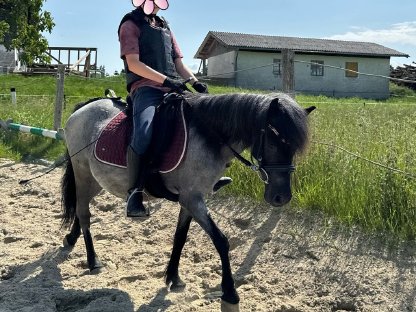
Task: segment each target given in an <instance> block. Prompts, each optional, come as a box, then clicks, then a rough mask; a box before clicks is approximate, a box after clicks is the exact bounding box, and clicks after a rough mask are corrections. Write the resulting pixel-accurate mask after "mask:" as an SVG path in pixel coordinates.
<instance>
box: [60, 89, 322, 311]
mask: <svg viewBox="0 0 416 312" xmlns="http://www.w3.org/2000/svg"><path fill="white" fill-rule="evenodd" d="M183 97H184V98H185V100H186V101H187V103H189V106H190V112H189V116H190V118H189V136H188V139H189V141H188V147H187V150H186V154H185V157H184V159H183V161H182V162H181V163H180V165H179V166H177V168H176V169H175V170H173V171H171V172H168V173H164V174H161V178H162V180H163V183H164V185H165V186H166V188H167V189H168V190H169V191H170V192H172V193H174V194H177V196H178V202H179V205H180V212H179V218H178V221H177V227H176V232H175V235H174V241H173V249H172V253H171V257H170V260H169V263H168V265H167V269H166V276H165V278H166V285H167V287H168V288H169V289H170V290H180V289H182V288H184V287H185V283H184V282H183V281H182V280H181V278H180V276H179V269H178V268H179V261H180V256H181V252H182V249H183V247H184V244H185V241H186V238H187V234H188V229H189V226H190V223H191V221H192V220H195V221H196V222H197V223H198V224H199V225H200V226H201V227H202V229H203V230H204V231H205V232H206V234H208V235H209V237H210V238H211V240H212V243H213V244H214V246H215V248H216V250H217V251H218V253H219V257H220V259H221V265H222V281H221V287H222V292H223V295H222V297H221V298H222V303H223V305H224V306H230V307H238V303H239V300H240V299H239V296H238V294H237V291H236V289H235V285H234V280H233V276H232V272H231V266H230V260H229V243H228V239H227V238H226V237H225V235H224V234H223V233H222V232H221V230H220V229H219V228H218V227H217V225H216V224H215V222H214V221H213V220H212V218H211V216H210V213H209V210H208V208H207V206H206V204H205V200H204V196H205V195H206V194H209V193H211V192H212V190H213V186H214V185H215V183H216V182H217V181H218V179H219V178H220V177H221V176H222V175H223V174H224V171H225V169H226V167H227V164H229V163H230V162H231V160H232V159H233V158H235V157H236V156H237V157H238V154H239V153H241V152H242V151H243V150H245V149H248V150H249V151H250V152H251V155H252V157H253V159H257V161H255V162H256V165H257V166H252V168H254V169H255V170H259V172H260V176H261V178H262V180H263V182H265V191H264V199H265V200H266V202H268V203H269V204H271V205H272V206H282V205H284V204H286V203H288V202H289V201H290V200H291V197H292V193H291V183H290V182H291V181H290V180H291V172H292V171H293V170H294V165H293V159H294V156H295V155H296V154H297V153H299V152H301V151H302V150H304V148H305V147H306V145H307V142H308V122H307V119H308V117H307V115H308V114H309V113H310V112H311V111H312V110H313V109H314V107H310V108H306V109H304V108H301V107H300V106H299V105H298V104H297V103H296V102H295V101H294V100H293V99H292V98H291V97H289V96H288V95H285V94H282V93H272V94H267V95H260V94H224V95H208V94H186V95H183ZM123 109H125V107H123V106H121V105H119V104H117V102H116V101H112V100H111V99H98V100H95V101H93V102H91V103H89V104H87V105H83V106H81V107H80V108H79V109H77V110H76V111H75V112H74V113H73V114H72V115H71V116H70V117H69V119H68V121H67V123H66V127H65V138H66V144H67V149H68V155H71V157H68V162H67V167H66V171H65V174H64V176H63V179H62V202H63V209H64V217H63V222H64V224H65V225H68V226H72V227H71V231H70V233H69V234H68V235H66V237H65V240H64V244H65V245H66V246H74V245H75V243H76V241H77V239H78V238H79V237H80V235H81V232H82V234H83V237H84V242H85V246H86V250H87V262H88V266H89V269H90V271H97V270H98V271H99V269H100V268H101V267H102V266H103V265H102V263H101V262H100V260H99V259H98V256H97V255H96V253H95V251H94V246H93V237H92V235H91V232H90V216H91V214H90V210H89V203H90V201H91V200H92V199H93V198H94V196H96V195H97V194H98V193H99V192H100V191H101V190H102V189H105V190H106V191H108V192H109V193H111V194H113V195H115V196H117V197H121V198H123V199H125V198H126V191H127V176H128V173H127V169H125V168H121V167H114V166H111V165H108V164H105V163H103V162H100V161H98V160H97V159H96V157H95V156H94V151H93V144H91V142H94V141H95V140H96V139H97V137H98V136H99V134H100V132H101V131H102V129H103V127H104V126H105V125H106V124H107V123H108V122H109V121H110V120H111V119H112V118H113V117H114V116H115V115H117V114H118V113H119V112H120V111H121V110H123ZM120 209H122V207H120ZM155 222H157V220H155ZM227 309H228V308H227ZM230 309H231V310H232V309H234V308H230ZM230 309H228V311H231V310H230ZM225 310H226V309H225Z"/></svg>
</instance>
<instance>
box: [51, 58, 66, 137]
mask: <svg viewBox="0 0 416 312" xmlns="http://www.w3.org/2000/svg"><path fill="white" fill-rule="evenodd" d="M56 76H57V77H56V95H55V114H54V119H53V129H54V130H58V129H59V128H61V126H62V112H63V108H64V83H65V65H63V64H59V65H58V72H57V75H56Z"/></svg>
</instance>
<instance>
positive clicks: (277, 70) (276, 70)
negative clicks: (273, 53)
mask: <svg viewBox="0 0 416 312" xmlns="http://www.w3.org/2000/svg"><path fill="white" fill-rule="evenodd" d="M281 64H282V62H281V60H280V59H273V75H276V76H280V75H281V74H282V66H281Z"/></svg>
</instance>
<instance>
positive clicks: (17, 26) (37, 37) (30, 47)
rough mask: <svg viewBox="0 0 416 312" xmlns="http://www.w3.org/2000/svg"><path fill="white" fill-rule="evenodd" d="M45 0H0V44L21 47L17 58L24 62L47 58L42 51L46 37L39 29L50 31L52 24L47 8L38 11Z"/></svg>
mask: <svg viewBox="0 0 416 312" xmlns="http://www.w3.org/2000/svg"><path fill="white" fill-rule="evenodd" d="M45 1H46V0H18V1H16V0H0V21H1V22H0V44H3V45H4V46H5V47H6V49H7V50H11V49H13V48H16V49H18V50H19V51H21V52H22V53H21V60H22V61H23V62H25V63H26V64H28V65H32V64H33V63H34V62H35V61H39V62H42V63H48V62H49V61H50V57H49V56H48V55H47V54H46V53H45V52H46V51H47V49H48V41H47V40H46V38H45V37H44V36H43V35H42V33H43V32H45V31H47V32H49V33H50V32H51V31H52V28H53V27H54V26H55V24H54V22H53V18H52V15H51V14H50V12H47V11H42V6H43V3H44V2H45Z"/></svg>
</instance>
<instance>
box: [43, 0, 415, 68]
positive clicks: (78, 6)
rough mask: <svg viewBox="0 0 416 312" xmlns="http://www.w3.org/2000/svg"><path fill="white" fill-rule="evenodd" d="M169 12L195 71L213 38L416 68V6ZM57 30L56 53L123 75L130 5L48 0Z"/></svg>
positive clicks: (305, 2)
mask: <svg viewBox="0 0 416 312" xmlns="http://www.w3.org/2000/svg"><path fill="white" fill-rule="evenodd" d="M169 4H170V7H169V8H168V10H166V11H161V13H160V14H159V15H162V16H164V17H165V18H166V19H167V20H168V21H169V22H170V24H171V28H172V30H173V31H174V33H175V35H176V37H177V40H178V42H179V45H180V47H181V49H182V52H183V54H184V62H185V64H187V65H188V66H189V67H191V68H192V69H193V70H194V71H196V70H197V69H198V67H199V62H200V61H199V60H197V59H194V55H195V53H196V51H197V50H198V48H199V46H200V44H201V43H202V41H203V39H204V38H205V36H206V34H207V33H208V31H210V30H215V31H226V32H239V33H247V34H261V35H277V36H290V37H306V38H330V39H339V40H355V41H368V42H375V43H379V44H382V45H384V46H387V47H389V48H393V49H396V50H398V51H400V52H403V53H406V54H409V55H410V58H408V59H406V58H392V64H393V65H394V66H396V65H399V64H403V63H405V64H411V62H412V61H415V62H416V0H398V1H392V0H348V1H345V0H314V1H311V0H262V1H259V0H257V1H256V0H251V1H241V0H240V1H237V0H227V1H225V0H210V1H196V0H194V1H189V0H188V1H186V0H179V1H178V0H171V1H170V2H169ZM43 9H44V10H47V11H49V12H51V14H52V16H53V18H54V22H55V24H56V26H55V28H54V29H53V31H52V34H45V36H46V38H47V39H48V41H49V45H50V46H77V47H95V48H98V65H104V66H105V67H106V70H107V72H109V73H110V74H112V73H114V71H115V70H118V71H120V70H121V69H122V68H123V63H122V61H121V60H120V58H119V44H118V37H117V28H118V25H119V21H120V20H121V18H122V17H123V16H124V14H125V13H127V12H129V11H130V10H132V9H133V7H132V5H131V1H130V0H101V1H98V0H82V1H81V0H71V1H62V0H46V2H45V5H44V8H43Z"/></svg>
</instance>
